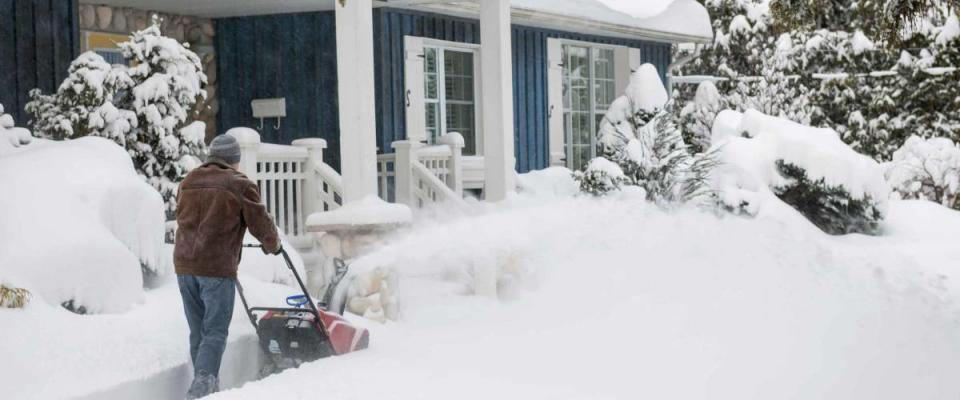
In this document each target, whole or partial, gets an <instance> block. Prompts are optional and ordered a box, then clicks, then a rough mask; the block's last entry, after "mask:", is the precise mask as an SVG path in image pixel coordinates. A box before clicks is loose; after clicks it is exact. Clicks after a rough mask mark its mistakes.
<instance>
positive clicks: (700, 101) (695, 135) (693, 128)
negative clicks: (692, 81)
mask: <svg viewBox="0 0 960 400" xmlns="http://www.w3.org/2000/svg"><path fill="white" fill-rule="evenodd" d="M726 108H727V106H726V101H724V99H723V97H721V96H720V92H719V91H718V90H717V87H716V86H715V85H714V84H713V82H710V81H705V82H702V83H700V85H698V86H697V94H696V95H695V96H694V99H693V101H692V102H690V103H688V104H687V105H686V106H684V107H683V109H682V110H681V111H680V118H681V119H682V121H683V141H684V142H686V143H687V144H688V145H689V146H690V150H691V151H692V152H694V153H702V152H703V151H704V150H706V149H708V148H710V137H711V129H712V127H713V120H714V119H716V118H717V114H718V113H719V112H720V111H722V110H724V109H726Z"/></svg>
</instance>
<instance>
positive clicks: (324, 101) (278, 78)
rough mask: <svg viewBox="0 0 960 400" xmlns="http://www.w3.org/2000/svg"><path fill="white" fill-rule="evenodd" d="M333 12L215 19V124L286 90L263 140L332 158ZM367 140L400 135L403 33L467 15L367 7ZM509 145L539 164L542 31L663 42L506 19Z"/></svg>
mask: <svg viewBox="0 0 960 400" xmlns="http://www.w3.org/2000/svg"><path fill="white" fill-rule="evenodd" d="M0 1H3V0H0ZM334 23H335V18H334V14H333V12H317V13H303V14H286V15H271V16H257V17H239V18H226V19H219V20H217V55H218V57H219V62H218V72H219V77H220V88H219V91H220V93H221V96H220V113H219V117H218V118H219V120H218V123H219V126H220V127H221V128H223V129H229V128H231V127H235V126H248V127H256V126H257V125H258V124H259V121H257V120H255V119H253V117H252V114H251V111H250V101H251V100H253V99H255V98H265V97H286V98H287V118H285V119H284V120H283V123H282V126H281V128H280V129H279V130H277V129H274V128H273V125H272V124H273V123H274V121H268V122H267V123H266V126H265V127H264V129H263V132H261V134H262V137H263V140H264V141H265V142H271V143H289V142H290V141H292V140H294V139H297V138H301V137H315V136H319V137H322V138H325V139H326V140H327V142H328V144H329V148H328V151H327V152H326V154H325V156H324V158H325V159H326V161H327V162H328V163H331V164H332V165H334V166H335V167H337V166H339V157H340V151H339V120H338V118H337V77H336V43H335V38H336V30H335V25H334ZM373 26H374V60H375V66H374V74H375V86H376V93H377V98H376V113H375V114H376V115H375V116H371V118H376V126H377V146H378V147H379V148H380V152H392V151H393V150H392V149H391V148H390V144H391V143H393V142H394V141H397V140H403V139H405V138H406V123H405V121H406V96H405V93H406V88H405V84H404V68H405V67H404V48H403V47H404V39H403V38H404V36H407V35H410V36H420V37H425V38H431V39H439V40H446V41H451V42H460V43H474V44H476V43H479V42H480V26H479V22H478V21H477V20H472V19H467V18H458V17H452V16H446V15H440V14H433V13H425V12H419V11H411V10H398V9H390V8H378V9H376V10H374V12H373ZM512 35H513V62H514V65H513V73H514V145H515V147H514V148H515V151H516V158H517V170H518V171H520V172H526V171H530V170H535V169H540V168H544V167H546V166H547V165H548V164H549V157H548V149H549V143H548V139H549V133H548V126H549V121H548V115H547V112H548V110H547V108H548V102H547V98H548V94H547V91H548V88H547V38H562V39H571V40H579V41H585V42H595V43H604V44H613V45H623V46H629V47H634V48H640V49H641V55H642V57H643V58H644V61H645V62H650V63H652V64H654V65H655V66H656V67H657V69H658V70H659V71H660V73H661V75H663V74H665V72H666V69H667V66H668V65H669V64H670V45H669V44H665V43H656V42H647V41H640V40H626V39H617V38H608V37H600V36H592V35H582V34H578V33H571V32H563V31H557V30H548V29H540V28H532V27H526V26H518V25H514V26H513V28H512Z"/></svg>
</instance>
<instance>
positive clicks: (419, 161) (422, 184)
mask: <svg viewBox="0 0 960 400" xmlns="http://www.w3.org/2000/svg"><path fill="white" fill-rule="evenodd" d="M440 143H441V144H438V145H434V146H424V145H423V144H421V143H418V142H411V141H406V140H402V141H398V142H393V149H394V153H392V154H381V155H380V156H378V158H377V164H378V168H377V170H378V177H379V194H380V198H381V199H383V200H385V201H390V202H395V203H400V204H406V205H407V206H409V207H411V208H415V209H418V208H425V207H428V206H431V205H433V204H437V203H443V202H450V203H453V204H462V203H463V188H464V180H463V178H464V170H463V165H464V162H463V161H464V157H463V147H464V145H463V137H462V136H460V134H458V133H450V134H447V135H445V136H444V137H442V138H441V140H440Z"/></svg>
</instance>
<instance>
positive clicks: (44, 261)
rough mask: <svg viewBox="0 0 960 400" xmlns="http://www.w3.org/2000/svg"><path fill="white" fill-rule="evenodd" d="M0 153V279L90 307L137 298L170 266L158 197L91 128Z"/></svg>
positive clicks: (116, 307)
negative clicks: (149, 277)
mask: <svg viewBox="0 0 960 400" xmlns="http://www.w3.org/2000/svg"><path fill="white" fill-rule="evenodd" d="M38 142H39V143H34V144H31V145H29V146H25V147H23V148H21V149H19V150H18V151H16V152H14V153H12V154H7V155H5V156H0V185H2V187H4V188H7V189H8V190H7V191H5V192H4V195H3V196H0V221H3V222H2V223H0V281H4V282H15V283H16V285H17V287H21V288H23V289H26V290H29V291H30V292H31V293H32V294H33V295H34V296H35V298H36V299H38V300H40V301H42V302H46V303H48V304H51V305H61V304H69V305H71V306H72V308H73V309H74V310H77V311H79V310H85V311H86V312H90V313H100V312H107V313H110V312H122V311H125V310H127V309H129V308H130V307H131V306H132V305H133V304H135V303H138V302H140V301H142V299H143V277H144V274H145V273H147V274H154V275H162V274H165V273H167V272H168V271H169V269H170V265H169V258H168V257H165V256H164V250H163V248H164V246H163V223H164V214H163V202H162V200H161V198H160V196H159V195H158V194H157V192H156V191H155V190H154V189H153V188H151V187H150V186H149V185H147V184H146V183H144V182H143V180H142V179H141V178H140V177H139V176H137V174H136V171H135V170H134V168H133V164H132V163H131V161H130V157H129V156H128V155H127V153H126V151H124V150H123V148H121V147H119V146H117V145H116V144H115V143H113V142H111V141H109V140H106V139H103V138H99V137H85V138H80V139H76V140H71V141H66V142H51V141H42V140H40V141H38Z"/></svg>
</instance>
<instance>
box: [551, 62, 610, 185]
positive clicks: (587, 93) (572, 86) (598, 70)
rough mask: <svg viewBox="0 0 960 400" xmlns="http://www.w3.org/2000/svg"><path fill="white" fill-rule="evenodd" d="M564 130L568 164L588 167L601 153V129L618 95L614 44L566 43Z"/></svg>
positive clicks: (580, 168) (581, 167)
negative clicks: (604, 46)
mask: <svg viewBox="0 0 960 400" xmlns="http://www.w3.org/2000/svg"><path fill="white" fill-rule="evenodd" d="M562 60H563V133H564V139H565V140H564V143H565V146H564V152H565V155H566V160H567V166H568V167H569V168H570V169H573V170H582V169H583V168H586V166H587V163H589V162H590V160H591V159H592V158H593V157H596V155H597V131H598V130H599V128H600V122H601V121H602V120H603V117H604V115H605V114H606V112H607V109H608V108H609V107H610V103H612V102H613V100H614V99H616V97H617V93H616V92H617V91H616V86H617V83H616V76H615V73H616V68H615V64H614V50H613V49H612V48H603V47H590V46H585V45H573V44H564V45H563V47H562Z"/></svg>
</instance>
